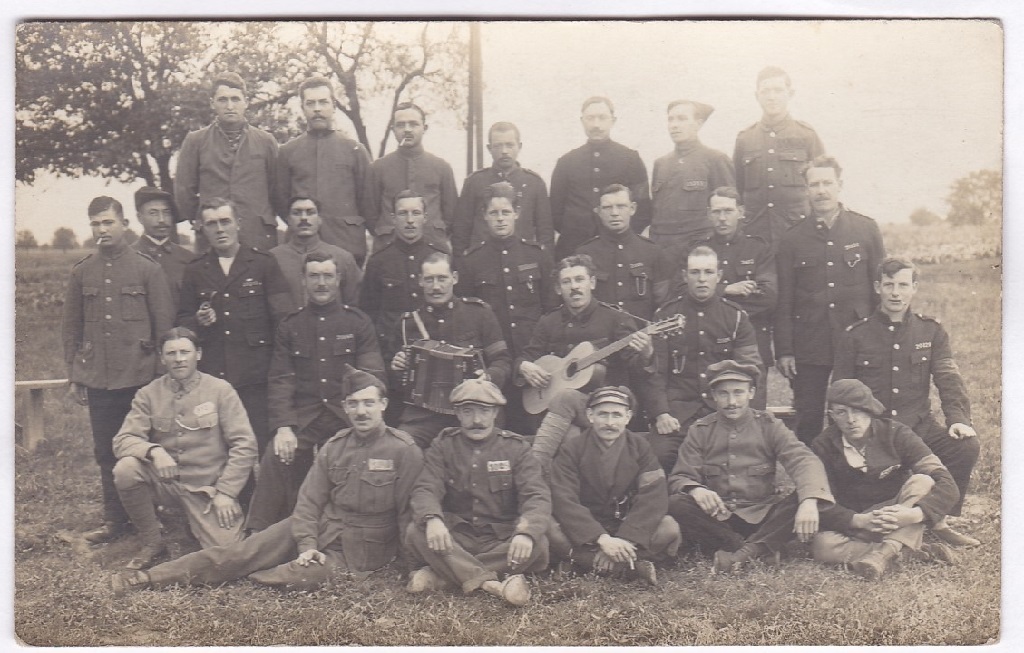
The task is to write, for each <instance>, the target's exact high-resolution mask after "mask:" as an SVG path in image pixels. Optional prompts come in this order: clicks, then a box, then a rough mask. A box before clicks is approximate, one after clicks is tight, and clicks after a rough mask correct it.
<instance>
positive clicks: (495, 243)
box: [485, 232, 519, 250]
mask: <svg viewBox="0 0 1024 653" xmlns="http://www.w3.org/2000/svg"><path fill="white" fill-rule="evenodd" d="M485 242H486V243H487V244H488V245H490V246H491V247H493V248H494V249H498V250H502V249H511V248H512V247H514V246H515V244H516V243H517V242H519V240H518V239H517V238H516V234H515V232H512V234H510V235H509V236H508V237H507V238H498V237H497V236H495V235H493V234H488V236H487V238H486V240H485Z"/></svg>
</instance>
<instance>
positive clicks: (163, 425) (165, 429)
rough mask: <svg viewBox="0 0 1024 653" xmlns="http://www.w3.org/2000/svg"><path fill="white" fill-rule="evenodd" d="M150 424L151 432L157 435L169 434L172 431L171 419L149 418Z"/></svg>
mask: <svg viewBox="0 0 1024 653" xmlns="http://www.w3.org/2000/svg"><path fill="white" fill-rule="evenodd" d="M150 424H152V425H153V430H154V431H156V432H157V433H171V432H172V431H174V418H173V417H152V418H150Z"/></svg>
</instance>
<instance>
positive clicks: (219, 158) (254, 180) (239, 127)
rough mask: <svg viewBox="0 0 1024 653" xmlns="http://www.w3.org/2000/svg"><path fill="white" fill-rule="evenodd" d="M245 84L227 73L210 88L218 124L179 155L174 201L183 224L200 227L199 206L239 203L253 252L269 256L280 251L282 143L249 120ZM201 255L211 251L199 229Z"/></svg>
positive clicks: (193, 136)
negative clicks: (197, 223)
mask: <svg viewBox="0 0 1024 653" xmlns="http://www.w3.org/2000/svg"><path fill="white" fill-rule="evenodd" d="M248 106H249V103H248V100H247V99H246V88H245V82H244V81H242V78H241V77H239V76H238V75H237V74H236V73H222V74H220V75H218V76H217V77H215V78H214V80H213V82H212V83H211V84H210V107H211V108H212V109H213V112H214V114H216V118H215V119H214V121H213V124H211V125H209V126H207V127H203V128H202V129H199V130H197V131H194V132H189V134H188V136H186V137H185V141H184V142H183V143H182V144H181V150H180V151H179V152H178V171H177V174H176V175H175V177H174V197H175V199H176V200H177V203H178V208H179V209H180V210H181V218H182V219H183V220H192V221H198V220H199V218H200V205H201V204H202V203H204V202H206V201H207V200H209V199H211V198H214V197H223V198H225V199H229V200H231V201H232V202H234V204H235V206H236V207H237V210H236V217H237V218H238V221H239V224H240V225H241V229H242V240H244V241H245V244H246V245H247V246H248V247H255V248H256V249H259V250H261V251H264V252H268V251H270V249H271V248H272V247H274V246H275V245H277V217H276V215H275V207H276V205H277V203H278V200H277V199H276V197H275V194H274V192H275V190H274V189H275V186H274V178H275V176H276V175H277V140H276V139H275V138H274V137H273V135H272V134H270V133H268V132H265V131H263V130H262V129H257V128H256V127H253V126H252V125H250V124H249V123H248V122H247V121H246V119H245V109H246V107H248ZM196 232H197V234H196V251H197V252H204V251H206V250H207V249H209V247H210V243H208V242H207V241H206V240H205V239H204V237H203V235H202V230H201V228H200V227H198V226H197V227H196Z"/></svg>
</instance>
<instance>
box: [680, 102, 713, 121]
mask: <svg viewBox="0 0 1024 653" xmlns="http://www.w3.org/2000/svg"><path fill="white" fill-rule="evenodd" d="M672 104H673V106H675V105H680V104H689V105H692V106H693V117H694V118H696V119H697V120H707V119H708V118H710V117H711V114H712V113H714V112H715V108H714V107H713V106H711V105H710V104H705V103H703V102H698V101H696V100H677V101H675V102H673V103H672Z"/></svg>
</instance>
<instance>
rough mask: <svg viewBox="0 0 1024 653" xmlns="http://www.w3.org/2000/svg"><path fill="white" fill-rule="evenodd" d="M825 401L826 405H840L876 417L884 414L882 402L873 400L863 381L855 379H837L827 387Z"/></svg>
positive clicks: (873, 396)
mask: <svg viewBox="0 0 1024 653" xmlns="http://www.w3.org/2000/svg"><path fill="white" fill-rule="evenodd" d="M825 401H826V403H828V404H842V405H843V406H849V407H850V408H856V409H857V410H862V411H864V412H865V413H871V414H872V415H874V416H876V417H878V416H879V415H881V414H882V413H884V412H885V406H883V405H882V402H880V401H879V400H877V399H875V395H873V394H871V389H870V388H869V387H867V386H866V385H864V382H863V381H858V380H857V379H839V380H838V381H836V382H835V383H833V384H832V385H830V386H829V387H828V392H826V393H825Z"/></svg>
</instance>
